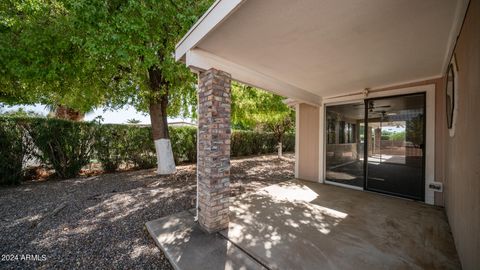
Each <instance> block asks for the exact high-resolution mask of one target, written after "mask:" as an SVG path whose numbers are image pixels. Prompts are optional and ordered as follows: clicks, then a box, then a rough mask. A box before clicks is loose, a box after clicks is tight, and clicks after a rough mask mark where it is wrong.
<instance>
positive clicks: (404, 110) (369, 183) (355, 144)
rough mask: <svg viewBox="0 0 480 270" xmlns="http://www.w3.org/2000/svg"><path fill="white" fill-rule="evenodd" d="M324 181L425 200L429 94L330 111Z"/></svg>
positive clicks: (358, 103)
mask: <svg viewBox="0 0 480 270" xmlns="http://www.w3.org/2000/svg"><path fill="white" fill-rule="evenodd" d="M325 112H326V118H325V146H326V147H325V152H326V153H325V160H326V162H325V165H326V169H325V179H326V180H327V181H328V182H330V183H333V184H341V185H348V186H353V187H359V188H364V189H366V190H371V191H377V192H382V193H387V194H392V195H396V196H401V197H406V198H411V199H415V200H424V190H425V187H424V185H425V180H424V179H425V165H424V164H425V158H424V150H425V119H426V118H425V93H420V94H411V95H403V96H395V97H385V98H376V99H367V100H365V101H364V102H357V103H351V104H342V105H333V106H327V107H326V111H325Z"/></svg>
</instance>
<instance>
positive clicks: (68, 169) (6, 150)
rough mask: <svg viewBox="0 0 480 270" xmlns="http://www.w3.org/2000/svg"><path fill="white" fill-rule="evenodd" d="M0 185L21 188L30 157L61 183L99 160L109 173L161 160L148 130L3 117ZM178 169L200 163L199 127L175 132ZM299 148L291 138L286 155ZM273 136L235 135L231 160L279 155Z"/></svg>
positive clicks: (172, 135) (150, 165)
mask: <svg viewBox="0 0 480 270" xmlns="http://www.w3.org/2000/svg"><path fill="white" fill-rule="evenodd" d="M0 124H1V126H0V177H1V178H0V183H19V182H20V181H21V179H22V177H23V171H22V167H25V163H26V161H27V160H28V159H29V158H30V157H36V158H37V159H38V160H39V161H40V162H42V163H43V165H47V166H51V167H52V168H53V169H55V172H56V174H57V175H58V177H60V178H64V179H65V178H72V177H75V176H77V175H78V174H79V173H80V170H81V169H82V167H84V166H85V165H87V164H89V163H91V161H92V160H93V159H96V160H98V162H100V163H101V164H102V167H103V169H104V170H105V171H107V172H114V171H116V170H118V169H119V167H120V166H121V165H122V164H124V165H127V166H133V167H135V168H139V169H147V168H153V167H155V165H156V162H157V158H156V153H155V146H154V143H153V140H152V134H151V128H150V127H148V126H135V125H117V124H99V123H97V122H72V121H66V120H59V119H47V118H11V117H0ZM169 132H170V139H171V143H172V150H173V154H174V159H175V163H176V164H180V163H184V162H195V161H196V160H197V128H195V127H189V126H186V127H170V128H169ZM294 149H295V134H293V133H288V134H285V136H284V138H283V150H284V151H293V150H294ZM276 151H277V142H276V139H275V136H274V134H273V133H262V132H255V131H239V130H234V131H232V136H231V155H232V156H236V157H238V156H249V155H259V154H268V153H275V152H276Z"/></svg>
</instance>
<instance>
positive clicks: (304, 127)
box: [296, 103, 320, 182]
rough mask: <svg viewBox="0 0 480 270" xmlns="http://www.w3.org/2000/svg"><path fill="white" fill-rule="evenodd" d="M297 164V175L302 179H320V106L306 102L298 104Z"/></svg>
mask: <svg viewBox="0 0 480 270" xmlns="http://www.w3.org/2000/svg"><path fill="white" fill-rule="evenodd" d="M296 113H297V130H296V136H298V138H297V144H298V145H297V147H296V155H297V165H296V169H297V170H298V171H297V172H296V175H297V177H298V178H300V179H304V180H310V181H315V182H317V181H318V176H319V169H320V168H319V167H320V166H319V165H318V161H319V139H320V138H319V135H320V133H319V131H320V129H319V128H320V126H319V125H320V115H319V113H320V111H319V107H315V106H311V105H308V104H305V103H301V104H298V105H297V110H296Z"/></svg>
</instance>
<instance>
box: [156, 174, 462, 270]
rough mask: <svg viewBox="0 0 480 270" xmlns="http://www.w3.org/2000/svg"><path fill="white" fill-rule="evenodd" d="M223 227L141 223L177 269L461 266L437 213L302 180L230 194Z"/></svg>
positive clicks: (176, 219) (186, 217) (188, 217)
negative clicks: (208, 229) (216, 229)
mask: <svg viewBox="0 0 480 270" xmlns="http://www.w3.org/2000/svg"><path fill="white" fill-rule="evenodd" d="M230 212H231V217H230V224H229V228H228V229H227V230H224V231H222V232H220V233H217V234H211V235H209V234H206V233H204V232H203V231H202V230H201V229H200V228H199V227H198V224H196V223H194V222H193V215H192V213H188V212H183V213H180V214H176V215H173V216H169V217H165V218H162V219H159V220H156V221H152V222H149V223H147V228H148V230H149V232H150V234H151V235H152V236H153V237H154V239H155V241H156V242H157V244H158V245H159V247H160V248H161V249H162V250H163V251H164V252H165V253H166V255H167V257H168V258H169V260H170V261H171V262H172V265H173V266H174V267H175V268H177V269H240V268H244V269H261V268H262V267H265V268H269V269H378V268H381V269H387V268H388V269H460V268H461V266H460V262H459V260H458V257H457V253H456V250H455V245H454V242H453V238H452V236H451V233H450V228H449V225H448V223H447V220H446V217H445V214H444V212H443V209H442V208H437V207H433V206H429V205H425V204H423V203H419V202H414V201H409V200H404V199H399V198H394V197H389V196H384V195H381V194H375V193H369V192H362V191H356V190H350V189H346V188H341V187H335V186H330V185H323V184H318V183H311V182H307V181H301V180H292V181H286V182H283V183H280V184H276V185H272V186H269V187H267V188H264V189H261V190H259V191H257V192H253V193H247V194H244V195H242V196H240V197H236V198H235V199H234V201H233V203H232V206H231V207H230Z"/></svg>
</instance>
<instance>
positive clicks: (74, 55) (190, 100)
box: [0, 0, 213, 116]
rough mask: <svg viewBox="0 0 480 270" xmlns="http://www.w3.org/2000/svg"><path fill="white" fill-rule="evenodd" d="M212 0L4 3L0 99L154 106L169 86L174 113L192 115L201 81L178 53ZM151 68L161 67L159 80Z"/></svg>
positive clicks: (83, 107) (83, 106)
mask: <svg viewBox="0 0 480 270" xmlns="http://www.w3.org/2000/svg"><path fill="white" fill-rule="evenodd" d="M212 2H213V1H212V0H180V1H169V0H167V1H155V0H145V1H134V0H127V1H114V0H107V1H104V0H56V1H43V0H31V1H16V0H6V1H2V2H1V3H0V101H3V102H7V103H9V104H22V103H23V104H25V103H43V104H53V105H56V104H62V105H66V106H68V107H69V108H72V109H75V110H78V111H81V112H86V111H88V110H90V109H92V107H95V106H99V105H101V104H105V103H107V104H108V105H110V106H113V107H116V106H123V105H125V104H132V105H134V106H135V107H136V108H137V109H140V110H142V111H148V104H149V103H150V102H151V101H152V100H155V99H157V98H158V96H159V95H162V93H165V91H168V92H169V111H168V112H169V115H170V116H177V115H181V116H190V115H192V114H194V113H195V108H196V94H195V91H194V84H195V80H194V77H193V75H192V74H191V72H190V71H189V70H188V69H187V68H186V67H185V66H184V65H183V64H182V63H178V62H176V61H175V59H174V57H173V52H174V49H175V44H176V42H178V41H179V39H180V38H181V37H182V35H183V34H184V33H186V32H187V30H188V29H189V27H190V26H191V25H193V23H194V22H195V21H196V20H197V19H198V17H199V16H200V15H201V14H202V13H203V12H204V11H205V10H206V8H207V7H208V6H209V5H210V4H211V3H212ZM151 71H158V74H159V81H158V83H153V84H152V81H151V80H150V74H151Z"/></svg>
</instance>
